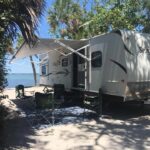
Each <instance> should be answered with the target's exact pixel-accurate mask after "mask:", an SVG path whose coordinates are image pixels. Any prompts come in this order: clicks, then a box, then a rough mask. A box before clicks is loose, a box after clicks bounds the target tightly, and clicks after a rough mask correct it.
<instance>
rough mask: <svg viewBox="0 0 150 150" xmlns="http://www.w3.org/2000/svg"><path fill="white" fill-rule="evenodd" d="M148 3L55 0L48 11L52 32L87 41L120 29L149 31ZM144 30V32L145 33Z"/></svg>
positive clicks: (107, 0) (149, 7)
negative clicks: (92, 37) (86, 39)
mask: <svg viewBox="0 0 150 150" xmlns="http://www.w3.org/2000/svg"><path fill="white" fill-rule="evenodd" d="M149 19H150V2H148V0H144V1H143V0H105V1H104V0H90V1H87V0H76V1H73V0H67V1H65V3H64V2H63V3H62V0H55V2H54V4H53V7H52V8H50V10H49V16H48V22H49V24H50V29H51V30H50V31H51V32H52V33H54V34H57V35H58V37H62V38H74V39H80V38H88V37H90V36H94V35H97V34H101V33H106V32H108V31H110V30H113V29H116V28H119V29H126V30H133V29H134V30H139V31H142V28H143V29H145V31H146V30H148V29H149V30H150V28H149ZM143 31H144V30H143Z"/></svg>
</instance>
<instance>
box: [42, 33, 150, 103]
mask: <svg viewBox="0 0 150 150" xmlns="http://www.w3.org/2000/svg"><path fill="white" fill-rule="evenodd" d="M81 53H82V54H84V55H85V56H86V57H87V58H88V59H87V60H83V58H82V60H81V57H80V56H78V55H77V54H73V55H69V56H67V57H65V56H63V55H62V54H60V53H59V52H57V51H53V52H51V53H49V54H48V61H47V62H46V64H44V63H42V64H41V68H42V66H43V65H46V66H47V69H46V70H47V73H45V75H44V74H43V75H42V73H41V81H40V83H41V84H42V83H46V84H49V85H53V84H55V83H61V84H64V85H65V88H66V89H72V88H77V89H82V90H83V91H90V92H96V93H97V92H98V91H99V89H100V88H101V89H102V91H103V93H104V94H107V95H114V96H119V97H122V98H123V99H124V100H134V99H147V98H148V96H149V92H150V91H149V90H150V35H149V34H140V33H136V32H133V31H120V30H117V31H114V32H111V33H108V34H105V35H99V36H96V37H93V38H91V39H89V47H88V48H86V49H82V51H81ZM64 58H65V59H66V60H64ZM88 60H89V61H88ZM65 61H68V63H67V64H66V66H63V65H62V63H63V62H64V63H65ZM41 72H42V70H41Z"/></svg>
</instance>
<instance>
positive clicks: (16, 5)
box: [0, 0, 45, 88]
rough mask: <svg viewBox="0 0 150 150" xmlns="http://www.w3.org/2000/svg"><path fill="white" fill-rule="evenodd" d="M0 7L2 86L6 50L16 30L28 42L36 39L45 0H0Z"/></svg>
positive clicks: (4, 77) (4, 76)
mask: <svg viewBox="0 0 150 150" xmlns="http://www.w3.org/2000/svg"><path fill="white" fill-rule="evenodd" d="M0 7H1V8H0V41H1V42H0V87H2V88H3V87H5V86H6V83H7V82H6V73H7V70H6V68H5V64H6V62H5V55H6V52H7V51H10V52H12V48H11V47H12V43H13V41H14V39H15V38H16V37H17V36H18V32H21V34H22V36H23V38H24V40H25V41H26V42H27V43H28V44H30V43H32V42H34V41H35V40H36V36H35V34H34V32H35V30H36V29H37V24H38V19H39V18H40V16H41V15H42V12H43V10H44V7H45V0H0Z"/></svg>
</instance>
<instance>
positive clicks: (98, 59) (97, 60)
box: [91, 51, 102, 67]
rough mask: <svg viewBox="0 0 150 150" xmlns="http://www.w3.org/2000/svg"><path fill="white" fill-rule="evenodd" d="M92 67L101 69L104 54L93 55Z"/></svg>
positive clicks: (95, 53) (98, 52)
mask: <svg viewBox="0 0 150 150" xmlns="http://www.w3.org/2000/svg"><path fill="white" fill-rule="evenodd" d="M91 63H92V67H101V66H102V52H101V51H96V52H93V53H92V62H91Z"/></svg>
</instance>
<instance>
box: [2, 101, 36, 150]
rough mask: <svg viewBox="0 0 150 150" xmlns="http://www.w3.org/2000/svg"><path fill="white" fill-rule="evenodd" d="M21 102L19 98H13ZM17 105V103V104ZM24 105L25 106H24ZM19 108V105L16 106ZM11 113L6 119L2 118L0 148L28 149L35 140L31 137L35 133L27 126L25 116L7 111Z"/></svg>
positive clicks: (11, 149)
mask: <svg viewBox="0 0 150 150" xmlns="http://www.w3.org/2000/svg"><path fill="white" fill-rule="evenodd" d="M14 101H16V102H18V104H19V103H20V105H22V106H23V105H25V103H24V104H21V103H22V102H21V100H19V99H18V100H17V99H16V100H14ZM17 106H18V105H17ZM25 107H26V106H25ZM18 108H19V109H20V106H18ZM8 113H12V114H9V115H10V116H11V118H9V117H7V119H4V120H3V122H1V124H2V128H1V131H0V132H1V134H0V138H1V140H0V142H1V143H0V150H3V149H7V150H9V149H10V150H13V149H21V148H24V149H29V147H30V144H31V145H32V144H34V143H35V142H36V141H35V140H34V139H33V138H32V137H31V136H33V135H35V132H34V130H33V129H32V128H31V127H30V126H29V124H28V123H27V121H26V117H25V116H19V115H18V116H15V115H14V116H13V113H14V114H16V112H13V111H11V112H8Z"/></svg>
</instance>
